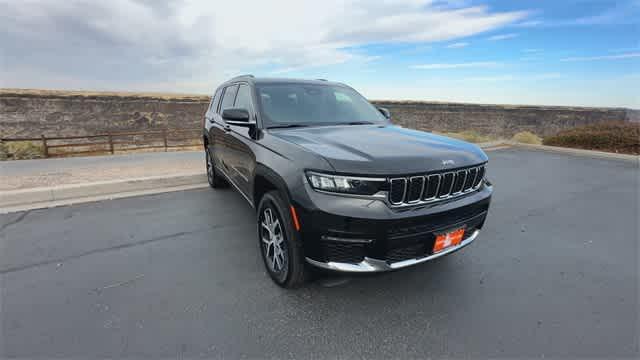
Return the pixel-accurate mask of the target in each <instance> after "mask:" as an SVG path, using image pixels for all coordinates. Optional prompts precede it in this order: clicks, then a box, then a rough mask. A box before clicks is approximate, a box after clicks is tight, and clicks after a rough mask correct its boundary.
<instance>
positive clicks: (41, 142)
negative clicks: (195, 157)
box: [0, 129, 202, 158]
mask: <svg viewBox="0 0 640 360" xmlns="http://www.w3.org/2000/svg"><path fill="white" fill-rule="evenodd" d="M0 142H2V143H5V144H9V143H12V142H14V143H15V142H27V143H32V144H35V145H38V146H39V147H41V149H42V156H43V157H45V158H50V157H63V156H72V155H82V154H85V155H91V154H94V155H97V154H109V153H111V154H115V153H116V152H125V151H133V150H140V149H160V150H161V151H162V150H164V151H168V150H169V149H174V148H186V147H194V146H199V145H201V144H202V129H188V130H184V129H181V130H172V129H164V130H155V131H133V132H107V133H103V134H98V135H80V136H45V135H42V136H40V137H37V138H0Z"/></svg>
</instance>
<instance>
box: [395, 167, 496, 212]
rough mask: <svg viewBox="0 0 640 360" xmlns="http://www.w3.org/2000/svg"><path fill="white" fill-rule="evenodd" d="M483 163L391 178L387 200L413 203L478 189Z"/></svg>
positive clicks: (440, 198)
mask: <svg viewBox="0 0 640 360" xmlns="http://www.w3.org/2000/svg"><path fill="white" fill-rule="evenodd" d="M484 174H485V167H484V165H481V166H475V167H472V168H467V169H462V170H457V171H445V172H442V173H438V174H429V175H419V176H411V177H400V178H393V179H391V180H390V181H389V186H390V189H389V202H390V203H391V204H393V205H403V204H415V203H420V202H431V201H437V200H442V199H447V198H450V197H452V196H458V195H462V194H465V193H468V192H471V191H473V190H476V189H478V187H479V186H480V184H482V180H483V179H484Z"/></svg>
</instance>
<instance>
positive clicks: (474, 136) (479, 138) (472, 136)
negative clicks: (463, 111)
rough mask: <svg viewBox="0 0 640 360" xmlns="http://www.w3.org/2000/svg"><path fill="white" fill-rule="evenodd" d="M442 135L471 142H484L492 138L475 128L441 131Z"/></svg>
mask: <svg viewBox="0 0 640 360" xmlns="http://www.w3.org/2000/svg"><path fill="white" fill-rule="evenodd" d="M442 135H444V136H448V137H452V138H454V139H459V140H464V141H468V142H472V143H484V142H488V141H491V140H493V139H492V138H490V137H488V136H485V135H482V134H480V133H478V132H477V131H475V130H465V131H460V132H452V133H443V134H442Z"/></svg>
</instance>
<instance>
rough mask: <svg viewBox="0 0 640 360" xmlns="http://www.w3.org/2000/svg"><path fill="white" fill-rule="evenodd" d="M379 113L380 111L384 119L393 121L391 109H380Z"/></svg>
mask: <svg viewBox="0 0 640 360" xmlns="http://www.w3.org/2000/svg"><path fill="white" fill-rule="evenodd" d="M378 111H380V113H381V114H382V115H384V117H385V118H387V120H391V113H390V112H389V109H387V108H383V107H379V108H378Z"/></svg>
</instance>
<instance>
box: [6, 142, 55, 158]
mask: <svg viewBox="0 0 640 360" xmlns="http://www.w3.org/2000/svg"><path fill="white" fill-rule="evenodd" d="M2 153H4V154H5V155H4V156H5V159H6V158H11V159H13V160H26V159H39V158H42V157H43V156H44V151H43V149H42V145H40V144H36V143H33V142H31V141H17V142H7V143H5V144H3V146H2V149H0V157H2V156H3V155H2Z"/></svg>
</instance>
